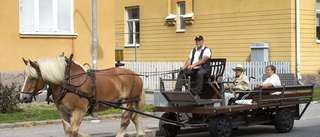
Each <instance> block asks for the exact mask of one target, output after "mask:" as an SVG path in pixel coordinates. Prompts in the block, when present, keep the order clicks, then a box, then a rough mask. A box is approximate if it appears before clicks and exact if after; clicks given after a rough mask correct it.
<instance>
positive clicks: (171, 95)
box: [160, 91, 223, 105]
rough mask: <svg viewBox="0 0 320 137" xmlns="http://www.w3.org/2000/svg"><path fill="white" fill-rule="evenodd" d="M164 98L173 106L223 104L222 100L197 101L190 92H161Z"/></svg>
mask: <svg viewBox="0 0 320 137" xmlns="http://www.w3.org/2000/svg"><path fill="white" fill-rule="evenodd" d="M160 93H161V94H162V95H163V96H164V98H165V99H166V100H167V101H168V103H171V104H181V105H209V104H215V103H220V104H221V103H222V102H223V100H222V99H199V100H197V99H196V98H194V96H193V95H192V94H191V93H190V92H172V91H163V92H160Z"/></svg>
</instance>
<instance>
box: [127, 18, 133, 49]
mask: <svg viewBox="0 0 320 137" xmlns="http://www.w3.org/2000/svg"><path fill="white" fill-rule="evenodd" d="M127 24H128V25H127V26H128V42H127V43H128V44H133V22H132V21H128V22H127Z"/></svg>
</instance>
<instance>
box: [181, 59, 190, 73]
mask: <svg viewBox="0 0 320 137" xmlns="http://www.w3.org/2000/svg"><path fill="white" fill-rule="evenodd" d="M190 63H191V59H190V58H189V59H188V60H187V61H186V63H185V64H184V65H183V67H181V70H184V69H186V68H187V67H188V66H190Z"/></svg>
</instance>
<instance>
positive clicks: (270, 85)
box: [257, 83, 273, 87]
mask: <svg viewBox="0 0 320 137" xmlns="http://www.w3.org/2000/svg"><path fill="white" fill-rule="evenodd" d="M260 86H262V87H273V84H271V83H267V84H257V87H260Z"/></svg>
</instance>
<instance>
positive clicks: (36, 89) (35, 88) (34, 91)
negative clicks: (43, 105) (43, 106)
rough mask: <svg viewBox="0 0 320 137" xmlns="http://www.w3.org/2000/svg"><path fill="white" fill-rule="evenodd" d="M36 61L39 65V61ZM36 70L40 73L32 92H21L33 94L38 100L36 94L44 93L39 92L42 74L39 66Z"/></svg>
mask: <svg viewBox="0 0 320 137" xmlns="http://www.w3.org/2000/svg"><path fill="white" fill-rule="evenodd" d="M34 63H36V64H37V65H38V63H37V61H34ZM36 71H37V74H38V78H37V82H36V85H35V86H34V87H33V91H32V93H30V92H21V93H22V94H32V97H33V98H34V100H37V99H36V95H38V94H40V93H42V92H40V93H37V91H38V85H39V80H40V75H41V72H40V68H39V67H38V68H37V69H36ZM32 97H31V98H32Z"/></svg>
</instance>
